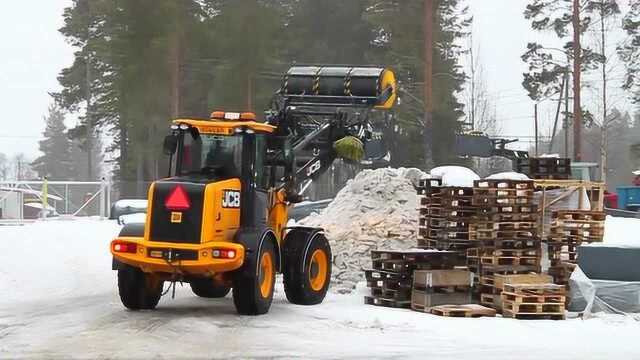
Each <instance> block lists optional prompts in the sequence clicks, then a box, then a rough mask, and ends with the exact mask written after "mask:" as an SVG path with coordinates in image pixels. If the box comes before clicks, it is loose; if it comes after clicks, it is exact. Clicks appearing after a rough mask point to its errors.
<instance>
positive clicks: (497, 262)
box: [480, 256, 540, 266]
mask: <svg viewBox="0 0 640 360" xmlns="http://www.w3.org/2000/svg"><path fill="white" fill-rule="evenodd" d="M480 263H481V264H482V265H483V266H484V265H494V266H540V257H538V256H521V257H520V256H518V257H517V256H483V257H481V258H480Z"/></svg>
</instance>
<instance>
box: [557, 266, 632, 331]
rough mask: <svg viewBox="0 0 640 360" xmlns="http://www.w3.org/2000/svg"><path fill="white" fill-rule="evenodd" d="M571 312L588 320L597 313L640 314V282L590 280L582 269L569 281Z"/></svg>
mask: <svg viewBox="0 0 640 360" xmlns="http://www.w3.org/2000/svg"><path fill="white" fill-rule="evenodd" d="M569 289H570V298H571V303H570V306H569V310H570V311H573V312H581V313H583V318H585V319H588V318H589V317H591V316H592V315H593V314H595V313H599V312H604V313H607V314H625V315H626V314H631V313H640V282H627V281H611V280H594V279H589V278H588V277H587V275H585V273H584V272H583V271H582V270H581V269H580V267H579V266H578V267H576V269H575V270H574V271H573V273H572V274H571V279H570V280H569Z"/></svg>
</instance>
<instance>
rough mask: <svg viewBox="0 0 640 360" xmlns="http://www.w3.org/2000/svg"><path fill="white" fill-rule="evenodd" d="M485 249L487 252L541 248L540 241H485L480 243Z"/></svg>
mask: <svg viewBox="0 0 640 360" xmlns="http://www.w3.org/2000/svg"><path fill="white" fill-rule="evenodd" d="M478 243H479V244H481V245H482V248H483V249H486V250H487V251H490V250H493V249H505V250H506V249H531V248H540V240H538V239H517V240H514V239H483V240H481V241H478Z"/></svg>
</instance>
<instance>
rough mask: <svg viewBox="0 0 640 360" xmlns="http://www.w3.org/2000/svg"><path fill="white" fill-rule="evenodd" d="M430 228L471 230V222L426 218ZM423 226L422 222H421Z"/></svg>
mask: <svg viewBox="0 0 640 360" xmlns="http://www.w3.org/2000/svg"><path fill="white" fill-rule="evenodd" d="M425 220H427V222H426V223H427V224H428V226H429V228H432V229H467V231H468V229H469V224H470V222H469V221H458V220H449V219H444V218H426V219H425ZM420 225H422V221H421V222H420Z"/></svg>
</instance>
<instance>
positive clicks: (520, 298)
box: [501, 291, 566, 304]
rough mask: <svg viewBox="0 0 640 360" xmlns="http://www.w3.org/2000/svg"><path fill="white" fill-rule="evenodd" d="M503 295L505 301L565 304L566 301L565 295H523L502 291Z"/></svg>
mask: <svg viewBox="0 0 640 360" xmlns="http://www.w3.org/2000/svg"><path fill="white" fill-rule="evenodd" d="M501 296H502V300H503V301H511V302H513V303H523V304H535V303H540V304H554V303H555V304H564V303H565V301H566V296H564V295H523V294H515V293H511V292H507V291H502V294H501Z"/></svg>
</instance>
